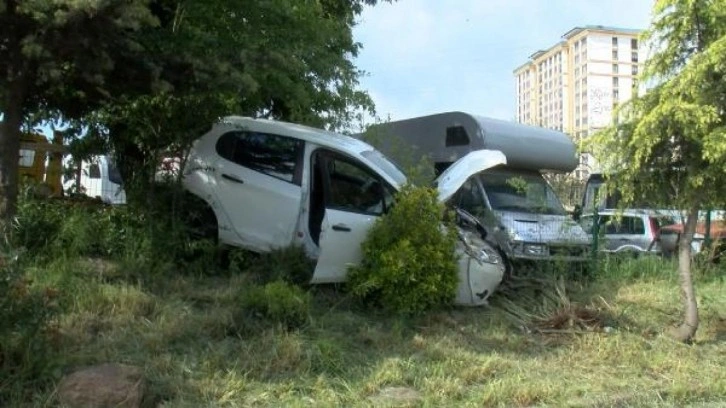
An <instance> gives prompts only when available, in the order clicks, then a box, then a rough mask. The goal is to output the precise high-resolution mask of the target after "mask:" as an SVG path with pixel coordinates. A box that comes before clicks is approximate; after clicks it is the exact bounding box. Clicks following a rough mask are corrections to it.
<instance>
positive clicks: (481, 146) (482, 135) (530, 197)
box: [358, 112, 590, 262]
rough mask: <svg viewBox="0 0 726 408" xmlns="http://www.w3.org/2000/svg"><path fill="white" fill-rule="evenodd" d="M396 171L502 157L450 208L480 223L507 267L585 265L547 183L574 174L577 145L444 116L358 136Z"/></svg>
mask: <svg viewBox="0 0 726 408" xmlns="http://www.w3.org/2000/svg"><path fill="white" fill-rule="evenodd" d="M358 136H359V137H364V138H366V139H368V140H370V141H371V142H372V143H373V144H375V145H377V147H378V148H379V150H381V151H382V152H383V153H384V154H386V155H388V157H391V158H392V159H393V160H394V161H396V162H397V163H398V164H399V165H402V166H405V165H406V164H410V163H412V162H417V161H422V160H423V161H424V162H425V161H428V162H431V165H432V166H433V169H434V171H435V173H436V174H439V173H441V172H442V171H444V170H445V169H446V168H447V167H448V166H450V165H451V164H452V163H453V162H455V161H456V160H457V159H459V158H461V157H463V156H464V155H466V154H467V153H469V152H471V151H475V150H485V149H486V150H498V151H501V152H502V153H504V155H505V156H506V163H507V164H506V165H501V166H497V167H494V168H491V169H487V170H485V171H482V172H480V173H477V174H475V175H473V176H472V177H470V178H469V179H468V180H467V181H466V183H465V184H464V186H463V187H462V188H461V189H460V191H459V192H458V193H457V194H455V195H454V196H453V197H452V198H451V200H450V204H452V205H453V206H455V207H458V208H461V209H464V210H466V211H467V212H469V213H471V214H473V215H474V216H476V217H477V218H478V219H479V220H480V221H481V222H482V224H483V225H484V226H485V228H486V229H487V237H489V239H490V240H492V241H493V243H494V244H495V246H496V247H497V249H498V250H499V251H500V253H501V254H502V255H503V256H504V257H505V258H506V259H507V260H509V261H511V262H517V261H535V262H537V261H552V260H564V261H572V262H580V261H584V260H586V259H587V257H588V253H589V248H590V237H589V236H588V235H587V234H586V233H585V232H584V231H583V230H582V228H581V227H580V225H579V224H577V223H576V222H575V221H574V220H573V219H572V217H571V216H570V215H569V214H568V213H567V212H566V211H565V209H564V208H563V206H562V204H561V202H560V200H559V199H558V197H557V196H556V194H555V193H554V191H553V190H552V188H551V187H550V185H549V184H548V183H547V181H546V180H545V179H544V177H543V176H542V173H543V172H571V171H572V170H574V169H575V167H576V166H577V156H576V150H575V145H574V143H573V142H572V140H571V139H570V138H569V137H568V136H567V135H565V134H564V133H561V132H557V131H554V130H548V129H543V128H539V127H533V126H527V125H523V124H518V123H513V122H506V121H502V120H497V119H491V118H486V117H482V116H476V115H472V114H469V113H464V112H447V113H440V114H435V115H430V116H422V117H417V118H412V119H406V120H401V121H394V122H388V123H383V124H379V125H375V126H373V127H371V128H370V129H369V130H368V131H367V132H366V133H365V134H361V135H358Z"/></svg>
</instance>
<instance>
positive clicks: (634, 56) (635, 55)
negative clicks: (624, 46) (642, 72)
mask: <svg viewBox="0 0 726 408" xmlns="http://www.w3.org/2000/svg"><path fill="white" fill-rule="evenodd" d="M630 60H631V61H633V62H638V51H633V52H632V53H630Z"/></svg>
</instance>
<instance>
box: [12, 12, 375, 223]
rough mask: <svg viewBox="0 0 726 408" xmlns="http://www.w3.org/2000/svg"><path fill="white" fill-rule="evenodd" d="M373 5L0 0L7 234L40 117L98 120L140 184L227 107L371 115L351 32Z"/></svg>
mask: <svg viewBox="0 0 726 408" xmlns="http://www.w3.org/2000/svg"><path fill="white" fill-rule="evenodd" d="M375 3H376V0H353V1H350V0H315V1H314V0H305V1H297V0H269V1H262V0H256V1H249V2H244V3H240V2H236V1H232V0H212V1H208V2H188V1H182V0H105V1H101V0H96V1H75V0H54V1H50V0H32V1H31V0H29V1H19V0H0V72H1V73H0V111H2V112H3V114H4V120H3V127H2V131H1V132H0V229H4V228H3V226H4V225H8V222H9V220H11V219H12V216H13V213H14V212H15V205H16V197H17V157H18V149H19V132H20V128H21V126H22V125H23V123H24V122H27V121H28V120H30V118H31V117H34V118H46V119H47V118H61V119H63V120H66V121H72V122H73V123H74V125H76V126H75V127H76V128H80V127H81V126H89V127H90V129H91V134H92V135H96V136H98V137H97V138H95V139H99V140H103V141H105V145H106V146H107V147H112V148H113V149H114V150H115V151H116V153H117V155H118V156H119V157H122V158H124V162H122V163H120V164H121V167H122V170H123V173H125V174H124V176H126V177H127V178H128V179H129V181H130V182H132V184H133V182H134V181H135V180H137V179H138V180H142V181H145V182H148V180H149V179H150V178H151V177H153V175H152V173H153V168H154V166H155V164H156V163H155V162H154V156H155V155H158V154H159V152H162V151H168V150H171V151H174V150H175V149H177V147H178V146H182V145H185V144H188V142H189V140H191V139H192V138H193V137H194V136H197V135H199V134H200V132H201V131H202V130H204V129H205V128H207V127H208V126H209V125H210V122H211V121H212V120H215V119H216V118H218V117H219V116H221V115H223V114H227V113H231V112H235V113H240V114H244V115H249V116H257V117H269V118H275V119H285V120H290V121H295V122H302V123H306V124H311V125H317V126H321V127H322V126H327V127H332V128H336V127H341V126H342V125H344V124H345V123H347V122H349V121H350V120H351V119H353V118H354V117H355V115H356V113H357V112H360V110H359V109H360V108H363V109H372V103H371V101H370V98H369V97H368V95H367V94H366V93H365V92H362V91H360V90H358V89H357V85H358V77H359V75H360V72H359V70H357V69H356V68H355V66H354V65H353V62H352V60H353V58H354V57H355V56H356V55H357V53H358V51H359V49H360V47H361V45H360V44H358V43H356V42H355V41H354V40H353V36H352V27H353V25H354V24H355V18H356V16H358V15H359V14H360V12H361V11H362V8H363V7H364V6H365V5H374V4H375ZM137 173H139V174H137ZM142 184H143V183H142Z"/></svg>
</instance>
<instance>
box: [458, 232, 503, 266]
mask: <svg viewBox="0 0 726 408" xmlns="http://www.w3.org/2000/svg"><path fill="white" fill-rule="evenodd" d="M459 238H460V239H461V242H462V243H463V244H464V251H465V252H466V254H467V255H468V256H470V257H471V258H474V259H476V260H477V261H479V262H485V263H489V264H499V263H501V262H502V258H501V257H500V256H499V254H498V253H497V251H496V250H495V249H493V248H491V247H490V246H489V244H487V243H486V242H485V241H484V240H482V239H481V238H480V237H479V236H478V235H477V234H475V233H474V232H472V231H463V230H459Z"/></svg>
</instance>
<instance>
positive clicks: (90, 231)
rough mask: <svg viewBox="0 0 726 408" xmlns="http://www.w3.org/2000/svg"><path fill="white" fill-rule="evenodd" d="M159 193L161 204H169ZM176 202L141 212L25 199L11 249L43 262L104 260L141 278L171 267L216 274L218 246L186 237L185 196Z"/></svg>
mask: <svg viewBox="0 0 726 408" xmlns="http://www.w3.org/2000/svg"><path fill="white" fill-rule="evenodd" d="M162 191H164V192H165V194H164V195H163V197H161V198H160V199H164V200H165V201H171V198H170V197H171V195H170V194H169V193H166V190H162ZM175 197H176V198H175V199H177V200H178V202H177V203H175V204H174V205H172V204H168V203H166V204H164V205H162V204H158V203H157V205H154V206H152V205H150V206H147V207H143V208H142V207H135V206H130V205H124V206H108V205H104V204H103V203H100V202H96V201H91V200H58V199H37V198H33V197H31V196H23V197H21V200H20V202H19V206H18V216H17V218H16V222H15V225H14V226H15V228H14V232H13V239H12V243H11V244H12V246H13V247H16V248H25V249H26V250H27V251H28V252H30V253H33V254H36V256H37V257H41V258H44V259H46V260H52V259H53V258H57V257H59V256H63V257H74V256H89V257H104V258H109V259H113V260H117V261H121V262H124V263H126V264H128V265H129V266H131V267H132V268H131V269H134V270H138V271H139V272H143V273H146V272H154V273H156V271H159V270H169V269H170V268H169V267H168V266H169V265H172V266H174V265H176V267H177V269H179V268H180V267H183V269H184V270H186V271H189V272H203V273H209V272H215V273H216V272H218V271H219V268H217V266H218V263H217V262H215V261H216V260H217V256H218V247H217V245H216V242H215V241H214V239H210V238H204V237H196V236H192V235H191V234H190V231H189V228H187V225H186V224H185V220H184V219H183V218H184V216H185V215H188V214H189V212H190V211H188V210H189V208H188V206H187V205H186V203H185V201H184V200H185V199H186V198H187V195H184V194H177V195H176V196H175ZM210 266H211V268H210Z"/></svg>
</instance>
